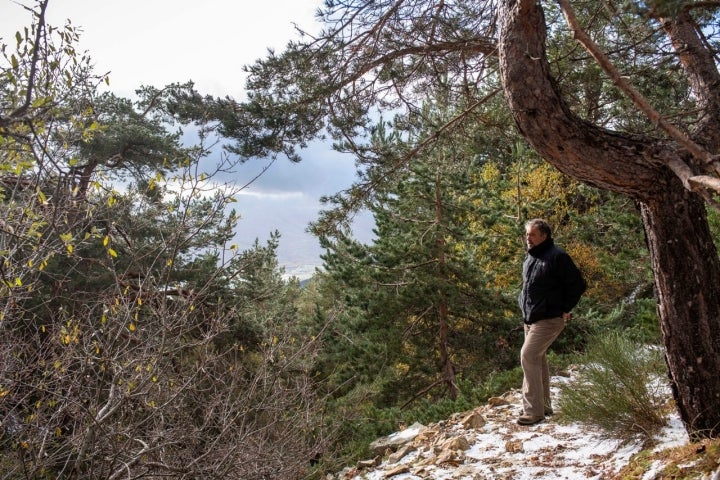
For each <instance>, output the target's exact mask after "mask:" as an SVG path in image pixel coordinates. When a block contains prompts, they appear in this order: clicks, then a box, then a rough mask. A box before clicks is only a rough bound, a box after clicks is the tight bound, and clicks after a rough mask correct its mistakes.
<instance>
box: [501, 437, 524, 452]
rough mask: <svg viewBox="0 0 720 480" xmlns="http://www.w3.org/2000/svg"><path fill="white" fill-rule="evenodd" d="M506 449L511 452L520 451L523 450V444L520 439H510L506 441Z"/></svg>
mask: <svg viewBox="0 0 720 480" xmlns="http://www.w3.org/2000/svg"><path fill="white" fill-rule="evenodd" d="M505 451H506V452H509V453H520V452H522V451H523V444H522V442H521V441H520V440H508V441H507V442H505Z"/></svg>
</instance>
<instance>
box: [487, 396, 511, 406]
mask: <svg viewBox="0 0 720 480" xmlns="http://www.w3.org/2000/svg"><path fill="white" fill-rule="evenodd" d="M487 403H488V405H490V406H491V407H499V406H500V405H507V404H508V401H507V400H505V399H504V398H502V397H490V398H488V401H487Z"/></svg>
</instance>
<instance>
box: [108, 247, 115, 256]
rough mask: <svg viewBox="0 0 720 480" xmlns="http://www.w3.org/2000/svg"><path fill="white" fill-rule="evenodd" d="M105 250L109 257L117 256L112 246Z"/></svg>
mask: <svg viewBox="0 0 720 480" xmlns="http://www.w3.org/2000/svg"><path fill="white" fill-rule="evenodd" d="M107 251H108V253H109V254H110V256H111V257H113V258H116V257H117V252H116V251H115V250H113V249H112V248H108V249H107Z"/></svg>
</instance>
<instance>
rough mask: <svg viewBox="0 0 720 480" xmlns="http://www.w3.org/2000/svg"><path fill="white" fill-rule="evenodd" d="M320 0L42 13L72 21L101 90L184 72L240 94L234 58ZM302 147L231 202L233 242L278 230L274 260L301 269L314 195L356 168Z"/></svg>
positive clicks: (247, 172)
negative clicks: (295, 158) (105, 76)
mask: <svg viewBox="0 0 720 480" xmlns="http://www.w3.org/2000/svg"><path fill="white" fill-rule="evenodd" d="M20 3H23V4H25V5H28V6H32V5H34V1H32V0H25V1H24V2H23V1H21V2H17V1H10V0H0V36H1V37H2V38H3V39H4V40H5V41H7V39H13V37H14V33H15V31H17V30H19V29H21V28H22V27H24V26H27V25H29V24H30V15H29V13H28V12H26V11H25V10H24V9H23V8H22V7H21V6H20ZM321 5H322V0H260V1H257V0H203V1H197V0H142V1H140V0H102V1H99V0H50V3H49V6H48V22H49V23H50V24H53V25H56V26H61V25H64V23H65V21H66V20H67V19H69V20H70V21H71V23H72V24H73V25H74V26H76V27H80V28H81V30H82V33H81V38H80V46H79V47H80V48H79V50H81V51H87V52H88V53H89V55H90V57H91V58H92V59H93V62H94V64H95V68H96V73H105V72H110V89H111V90H112V91H113V92H114V93H116V94H118V95H121V96H127V97H131V96H132V94H133V92H134V91H135V89H136V88H138V87H139V86H141V85H152V86H155V87H162V86H164V85H167V84H169V83H174V82H185V81H188V80H192V81H193V82H195V86H196V88H197V90H198V91H200V92H201V93H203V94H211V95H215V96H231V97H234V98H236V99H239V100H240V99H242V98H244V91H243V87H244V82H245V77H244V74H243V72H242V67H243V65H247V64H251V63H253V62H254V61H255V60H256V59H258V58H261V57H264V56H265V54H266V52H267V49H268V48H273V49H275V51H277V52H280V51H282V50H283V48H284V46H285V45H286V43H287V42H288V41H289V40H291V39H294V40H297V39H298V38H299V37H298V34H297V32H296V30H295V27H294V24H297V25H298V26H300V27H302V28H303V29H305V30H307V31H311V32H312V31H317V29H318V28H319V26H318V25H317V23H316V22H315V19H314V14H315V11H316V10H317V8H318V7H320V6H321ZM302 156H303V162H301V163H299V164H292V163H290V162H289V161H287V160H278V161H276V162H275V164H274V165H273V166H272V167H271V168H270V169H269V170H268V172H267V173H265V174H264V175H263V176H262V177H261V178H260V179H259V180H258V181H256V182H255V183H253V184H252V185H251V186H250V187H249V188H248V189H247V190H245V192H244V195H241V196H240V198H239V201H238V203H237V204H235V207H236V209H237V211H238V213H239V214H240V216H241V221H240V223H239V225H238V232H237V234H238V235H237V243H238V244H239V245H240V246H241V247H243V248H247V247H249V246H250V245H251V244H252V243H253V242H254V241H255V238H259V239H260V240H261V241H264V240H265V239H267V238H268V234H269V232H271V231H273V230H275V229H277V230H279V231H280V233H281V235H282V236H281V239H280V248H279V251H278V257H279V260H280V263H281V264H282V265H283V266H285V267H286V269H287V270H288V272H290V273H294V274H297V275H298V276H301V277H304V276H307V272H308V271H309V272H312V268H313V267H314V266H315V265H319V258H318V255H319V254H320V248H319V246H318V245H317V241H316V239H315V238H314V237H312V236H310V235H309V234H307V233H305V229H306V227H307V224H308V222H310V221H312V220H314V219H315V218H316V217H317V212H318V211H319V210H320V208H321V205H320V202H319V197H320V196H321V195H323V194H333V193H336V192H337V191H339V190H342V189H344V188H347V187H348V186H349V185H350V184H351V183H352V181H353V180H354V177H355V167H354V165H353V161H352V159H350V158H343V157H340V156H339V154H337V153H335V152H332V151H331V150H330V148H329V147H327V146H325V145H322V144H318V145H313V146H312V147H311V148H310V149H308V150H306V151H304V152H303V154H302ZM265 163H266V162H265V161H263V160H257V161H251V162H249V163H248V164H247V165H246V166H245V167H244V168H243V170H242V171H241V172H240V174H239V176H238V183H241V184H244V183H246V182H247V180H249V179H250V178H252V177H254V176H255V175H256V174H257V173H258V172H259V171H260V170H261V169H262V168H263V167H264V166H265ZM368 224H369V222H368V221H367V219H365V220H364V225H362V224H361V226H360V227H359V228H360V230H365V231H366V232H367V230H369V226H368ZM359 236H362V234H359ZM366 238H367V236H366Z"/></svg>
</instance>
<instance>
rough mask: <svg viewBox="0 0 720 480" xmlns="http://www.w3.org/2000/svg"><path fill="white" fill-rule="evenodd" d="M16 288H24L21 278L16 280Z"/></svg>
mask: <svg viewBox="0 0 720 480" xmlns="http://www.w3.org/2000/svg"><path fill="white" fill-rule="evenodd" d="M15 286H16V287H22V280H20V279H19V278H16V279H15Z"/></svg>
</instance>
